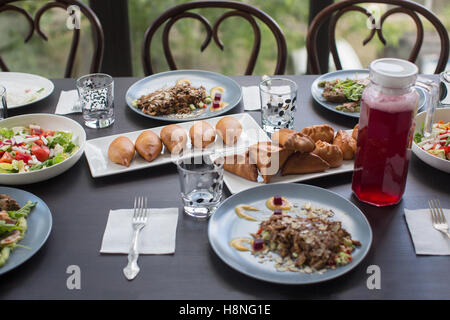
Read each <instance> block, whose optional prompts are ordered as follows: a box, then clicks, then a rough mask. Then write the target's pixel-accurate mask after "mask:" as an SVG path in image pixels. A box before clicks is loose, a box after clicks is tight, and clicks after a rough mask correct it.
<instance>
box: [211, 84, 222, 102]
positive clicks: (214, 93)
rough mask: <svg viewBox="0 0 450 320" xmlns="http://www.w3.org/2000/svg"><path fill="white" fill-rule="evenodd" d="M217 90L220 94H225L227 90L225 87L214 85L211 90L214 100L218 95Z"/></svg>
mask: <svg viewBox="0 0 450 320" xmlns="http://www.w3.org/2000/svg"><path fill="white" fill-rule="evenodd" d="M216 92H219V93H220V94H223V93H224V92H225V89H224V88H223V87H214V88H212V89H211V90H210V91H209V95H210V96H211V99H213V100H214V97H215V95H216Z"/></svg>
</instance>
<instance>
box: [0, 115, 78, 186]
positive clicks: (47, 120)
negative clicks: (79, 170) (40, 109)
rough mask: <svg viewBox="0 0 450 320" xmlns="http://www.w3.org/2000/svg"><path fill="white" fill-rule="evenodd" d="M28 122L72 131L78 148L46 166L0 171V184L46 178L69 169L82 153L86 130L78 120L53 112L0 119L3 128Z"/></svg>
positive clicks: (13, 183)
mask: <svg viewBox="0 0 450 320" xmlns="http://www.w3.org/2000/svg"><path fill="white" fill-rule="evenodd" d="M29 124H37V125H39V126H41V127H42V128H45V129H49V130H56V131H57V130H64V131H70V132H72V133H73V141H74V143H75V144H76V145H78V146H79V147H80V148H79V149H78V151H77V152H75V153H74V154H73V155H72V156H70V157H69V158H68V159H66V160H64V161H63V162H60V163H58V164H55V165H53V166H51V167H48V168H44V169H41V170H36V171H31V172H23V173H0V184H7V185H17V184H29V183H35V182H40V181H44V180H48V179H50V178H53V177H55V176H57V175H60V174H61V173H63V172H64V171H66V170H68V169H70V168H71V167H72V166H73V165H74V164H75V163H76V162H77V161H78V159H80V157H81V155H82V154H83V149H84V145H85V142H86V132H85V131H84V129H83V127H82V126H81V125H80V124H79V123H78V122H76V121H74V120H72V119H70V118H67V117H63V116H58V115H55V114H46V113H35V114H26V115H21V116H15V117H11V118H7V119H4V120H2V121H0V127H5V128H12V127H18V126H26V125H29Z"/></svg>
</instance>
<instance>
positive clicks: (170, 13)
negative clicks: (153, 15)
mask: <svg viewBox="0 0 450 320" xmlns="http://www.w3.org/2000/svg"><path fill="white" fill-rule="evenodd" d="M200 8H223V9H230V10H229V11H226V12H225V13H224V14H222V15H221V16H220V17H219V18H218V19H217V21H216V22H215V23H214V25H213V26H212V27H211V24H210V22H209V21H208V19H206V18H205V17H204V16H202V15H200V14H198V13H195V12H190V10H193V9H200ZM229 17H241V18H243V19H245V20H247V21H248V22H249V23H250V24H251V26H252V28H253V33H254V40H253V50H252V52H251V55H250V60H249V62H248V65H247V68H246V70H245V75H251V74H252V73H253V70H254V68H255V64H256V61H257V58H258V54H259V51H260V46H261V30H260V28H259V25H258V22H257V20H256V19H255V18H257V19H258V20H259V21H261V22H263V23H264V24H265V25H266V26H267V27H268V28H269V29H270V31H271V32H272V34H273V36H274V37H275V40H276V42H277V63H276V67H275V72H274V74H284V71H285V69H286V60H287V46H286V39H285V37H284V34H283V32H282V31H281V29H280V27H279V26H278V24H277V23H276V22H275V20H273V19H272V18H271V17H270V16H269V15H267V14H266V13H264V12H263V11H261V10H259V9H257V8H255V7H253V6H251V5H248V4H246V3H242V2H232V1H198V2H188V3H184V4H180V5H178V6H175V7H173V8H171V9H168V10H167V11H165V12H164V13H162V14H161V15H160V16H159V17H158V18H157V19H156V20H155V21H153V23H152V24H151V25H150V26H149V28H148V29H147V31H146V33H145V37H144V42H143V45H142V63H143V67H144V73H145V74H146V75H151V74H153V73H154V72H155V71H154V69H153V66H152V57H151V54H150V49H151V45H152V40H153V37H154V35H155V32H156V31H157V30H158V29H159V27H162V26H163V25H164V29H163V35H162V42H163V49H164V55H165V58H166V61H167V63H168V65H169V68H170V69H171V70H177V65H176V63H175V61H174V58H173V55H172V51H171V49H170V45H169V34H170V30H171V28H172V26H173V25H174V24H175V22H177V21H178V20H180V19H183V18H192V19H196V20H198V21H200V22H201V24H202V25H203V27H204V29H205V30H206V39H205V40H204V42H203V44H202V45H201V48H200V51H204V50H205V49H206V47H207V46H208V45H209V43H210V42H211V38H212V39H214V42H215V43H216V45H217V46H219V48H220V49H221V50H224V45H223V43H222V41H221V40H220V38H219V35H218V31H219V26H220V24H221V23H222V22H223V21H224V20H225V19H227V18H229Z"/></svg>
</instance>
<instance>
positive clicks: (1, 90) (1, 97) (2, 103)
mask: <svg viewBox="0 0 450 320" xmlns="http://www.w3.org/2000/svg"><path fill="white" fill-rule="evenodd" d="M7 117H8V106H7V104H6V88H5V87H4V86H0V120H1V119H6V118H7Z"/></svg>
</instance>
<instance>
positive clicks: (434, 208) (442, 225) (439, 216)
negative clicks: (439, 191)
mask: <svg viewBox="0 0 450 320" xmlns="http://www.w3.org/2000/svg"><path fill="white" fill-rule="evenodd" d="M428 205H429V206H430V214H431V223H432V224H433V227H434V228H435V229H436V230H438V231H440V232H442V233H443V234H445V235H447V237H449V238H450V233H448V223H447V220H445V216H444V211H442V207H441V203H440V202H439V200H429V201H428Z"/></svg>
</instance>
